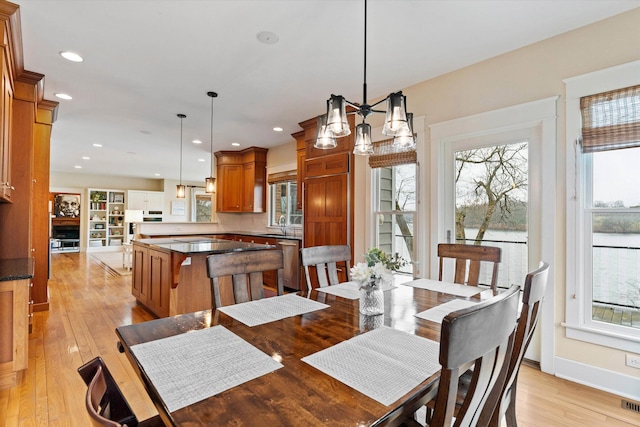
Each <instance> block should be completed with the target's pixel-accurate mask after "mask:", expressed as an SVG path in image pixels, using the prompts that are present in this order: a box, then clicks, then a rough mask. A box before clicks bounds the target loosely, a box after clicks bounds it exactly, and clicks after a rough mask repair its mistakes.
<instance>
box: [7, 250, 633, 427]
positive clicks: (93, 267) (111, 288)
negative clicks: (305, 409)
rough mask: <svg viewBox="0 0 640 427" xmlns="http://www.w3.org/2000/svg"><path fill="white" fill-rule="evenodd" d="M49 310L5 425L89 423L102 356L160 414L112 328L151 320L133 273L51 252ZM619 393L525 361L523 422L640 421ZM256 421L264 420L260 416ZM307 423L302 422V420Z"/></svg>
mask: <svg viewBox="0 0 640 427" xmlns="http://www.w3.org/2000/svg"><path fill="white" fill-rule="evenodd" d="M49 283H50V310H49V311H48V312H40V313H35V316H34V322H33V332H32V334H31V335H30V337H29V368H28V369H27V370H26V371H25V372H24V373H23V374H22V375H21V378H20V383H19V385H18V386H16V387H13V388H9V389H4V390H0V426H7V427H9V426H11V427H13V426H83V427H84V426H87V425H89V419H88V417H87V415H86V413H85V408H84V401H83V398H84V393H85V390H86V387H85V385H84V383H83V382H82V379H81V378H80V376H79V375H78V374H77V368H78V367H79V366H80V365H82V364H83V363H85V362H87V361H89V360H90V359H92V358H94V357H95V356H98V355H100V356H102V357H103V358H104V359H105V361H106V363H107V365H108V366H109V369H110V370H111V372H112V374H113V376H114V377H115V378H116V380H117V381H118V384H119V385H120V388H121V389H122V391H123V393H124V394H125V396H126V397H127V399H128V400H129V403H130V404H131V406H132V408H133V410H134V411H135V412H136V414H137V415H138V417H139V418H140V419H145V418H147V417H150V416H152V415H154V414H155V413H156V411H155V408H154V407H153V405H152V403H151V401H150V399H149V398H148V397H147V395H146V392H145V391H144V388H143V387H142V384H141V382H140V381H139V380H138V378H137V377H136V375H135V373H134V372H133V369H132V368H131V366H130V364H129V362H128V360H127V358H126V357H125V355H124V354H120V353H119V352H118V350H117V348H116V335H115V332H114V329H115V328H116V327H117V326H119V325H123V324H131V323H137V322H142V321H145V320H150V319H152V316H151V315H150V314H148V313H147V312H146V311H145V310H144V309H142V308H141V307H139V306H137V305H136V303H135V299H134V298H133V297H132V296H131V293H130V285H131V276H128V277H121V276H117V275H114V274H113V273H110V272H109V271H108V270H107V269H105V268H104V266H102V265H101V264H100V263H98V262H97V261H95V260H92V259H91V258H89V257H86V256H85V254H83V253H69V252H66V253H56V254H52V276H51V280H50V282H49ZM620 400H621V399H620V397H618V396H615V395H612V394H608V393H604V392H601V391H598V390H594V389H592V388H589V387H585V386H582V385H579V384H575V383H572V382H569V381H565V380H561V379H558V378H555V377H552V376H550V375H547V374H543V373H541V372H540V371H538V370H536V369H534V368H531V367H526V366H525V367H523V369H522V370H521V374H520V379H519V387H518V406H517V411H518V421H519V426H520V427H534V426H536V427H538V426H551V427H553V426H558V427H560V426H562V427H564V426H576V427H578V426H579V427H591V426H593V427H599V426H613V427H618V426H619V427H623V426H626V427H629V426H640V417H639V416H638V414H636V413H633V412H631V411H628V410H623V409H621V408H620ZM256 425H259V423H257V424H256ZM301 425H303V423H302V424H301Z"/></svg>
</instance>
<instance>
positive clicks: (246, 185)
mask: <svg viewBox="0 0 640 427" xmlns="http://www.w3.org/2000/svg"><path fill="white" fill-rule="evenodd" d="M255 176H256V166H255V164H253V163H248V164H245V165H243V166H242V212H253V211H254V208H255V196H256V195H255V193H254V186H255Z"/></svg>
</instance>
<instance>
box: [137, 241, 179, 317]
mask: <svg viewBox="0 0 640 427" xmlns="http://www.w3.org/2000/svg"><path fill="white" fill-rule="evenodd" d="M132 258H133V259H132V261H133V262H132V269H131V294H132V295H133V296H134V297H136V299H137V300H138V302H140V303H141V304H142V305H144V306H145V307H146V308H147V309H148V310H149V311H151V312H152V313H153V314H155V315H156V316H158V317H167V316H169V304H170V296H171V295H170V293H171V254H170V253H169V252H165V251H161V250H157V249H151V248H149V247H147V246H145V245H141V244H137V243H135V242H134V243H133V255H132Z"/></svg>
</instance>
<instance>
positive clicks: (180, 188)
mask: <svg viewBox="0 0 640 427" xmlns="http://www.w3.org/2000/svg"><path fill="white" fill-rule="evenodd" d="M176 115H177V116H178V118H179V119H180V184H178V185H176V198H177V199H184V197H185V193H186V186H185V185H183V184H182V120H183V119H185V118H186V117H187V116H186V115H184V114H181V113H179V114H176Z"/></svg>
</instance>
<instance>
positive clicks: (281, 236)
mask: <svg viewBox="0 0 640 427" xmlns="http://www.w3.org/2000/svg"><path fill="white" fill-rule="evenodd" d="M224 234H236V235H238V236H256V237H270V238H274V239H280V240H283V239H284V240H298V241H302V237H300V236H292V235H289V234H287V235H284V234H282V233H266V232H265V233H262V232H259V231H225V232H224Z"/></svg>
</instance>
